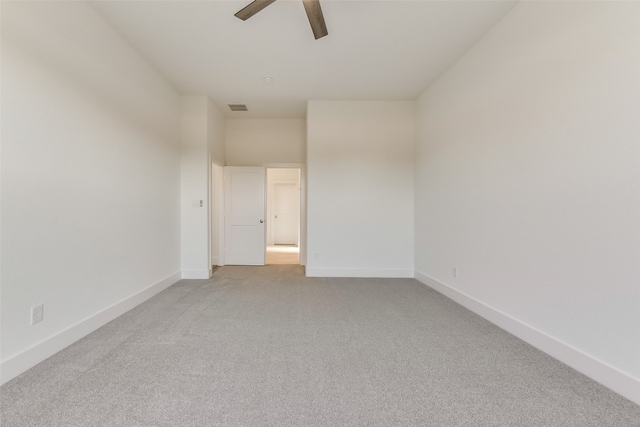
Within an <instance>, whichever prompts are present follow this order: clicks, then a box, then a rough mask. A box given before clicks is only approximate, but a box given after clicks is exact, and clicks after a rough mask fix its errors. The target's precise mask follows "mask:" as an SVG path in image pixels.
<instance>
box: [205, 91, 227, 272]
mask: <svg viewBox="0 0 640 427" xmlns="http://www.w3.org/2000/svg"><path fill="white" fill-rule="evenodd" d="M207 107H208V119H209V120H208V123H207V138H208V141H209V158H210V164H211V171H210V175H211V179H210V193H209V194H210V196H209V197H210V213H209V218H210V226H209V229H210V235H211V240H210V244H209V246H210V253H211V265H222V264H223V262H224V260H223V257H222V254H223V253H224V241H223V239H224V223H223V220H224V185H223V169H222V167H223V166H225V164H226V154H225V122H226V121H225V118H224V116H223V115H222V113H221V112H220V110H219V109H218V107H217V106H216V105H215V104H214V103H213V102H212V101H211V100H210V99H209V100H208V106H207Z"/></svg>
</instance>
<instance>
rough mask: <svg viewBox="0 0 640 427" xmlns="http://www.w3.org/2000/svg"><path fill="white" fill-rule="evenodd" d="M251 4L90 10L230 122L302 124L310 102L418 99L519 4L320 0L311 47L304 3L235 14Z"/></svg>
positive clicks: (234, 0) (286, 1) (120, 5)
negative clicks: (320, 33) (323, 27)
mask: <svg viewBox="0 0 640 427" xmlns="http://www.w3.org/2000/svg"><path fill="white" fill-rule="evenodd" d="M250 2H251V0H226V1H206V0H205V1H202V0H201V1H178V0H174V1H153V0H151V1H99V2H93V3H92V5H93V6H94V7H95V9H96V10H97V11H98V12H99V13H100V14H101V15H102V16H104V18H105V19H107V21H109V22H110V23H111V24H112V25H113V27H114V28H116V30H117V31H119V32H120V33H121V34H122V35H123V36H124V37H125V38H126V39H127V40H128V41H129V42H130V43H131V45H133V46H134V48H136V49H137V50H138V51H139V52H140V53H141V54H142V55H143V56H144V57H145V58H146V59H147V60H148V61H150V62H151V63H152V64H153V65H154V66H155V67H156V68H157V69H158V70H159V71H160V72H161V73H162V74H163V75H164V76H165V77H166V78H167V79H168V80H169V82H171V83H172V84H173V85H174V86H175V87H176V88H177V89H178V90H179V91H180V93H182V94H185V95H203V94H204V95H208V96H209V97H210V98H211V99H212V100H213V101H214V102H215V103H216V104H217V105H218V106H219V107H220V109H221V111H223V112H224V114H225V115H226V116H227V117H246V118H296V117H299V118H302V117H304V116H305V112H306V101H307V100H310V99H316V100H317V99H332V100H338V99H353V100H370V99H377V100H406V99H415V98H416V97H417V96H418V95H420V93H421V92H422V91H423V90H424V89H425V88H426V87H427V86H428V85H429V84H430V83H431V82H432V81H433V80H434V79H435V78H437V76H438V75H440V73H442V72H443V71H444V70H445V69H446V68H447V67H448V66H449V65H450V64H451V63H452V62H453V61H455V59H456V58H458V57H459V56H460V55H461V54H463V53H464V52H465V51H466V50H467V49H469V48H470V47H471V46H472V45H473V44H474V42H475V41H477V40H478V39H479V38H480V37H481V36H482V35H483V34H484V33H485V32H486V31H488V30H489V29H490V28H491V27H492V26H493V25H495V24H496V23H497V22H498V21H499V20H500V18H502V16H504V15H505V14H506V13H507V12H508V11H509V9H510V8H511V7H513V5H514V4H515V2H514V1H490V0H473V1H460V0H444V1H432V0H423V1H416V0H414V1H400V0H387V1H353V0H322V3H321V4H322V10H323V12H324V16H325V20H326V23H327V28H328V30H329V35H328V36H327V37H324V38H322V39H319V40H314V38H313V34H312V32H311V27H310V26H309V22H308V20H307V17H306V14H305V11H304V7H303V5H302V0H278V1H276V2H275V3H273V4H272V5H270V6H269V7H267V8H266V9H264V10H263V11H261V12H259V13H258V14H257V15H255V16H254V17H252V18H250V19H248V20H247V21H241V20H240V19H238V18H236V17H235V16H233V14H234V13H235V12H237V11H238V10H240V9H241V8H242V7H244V6H245V5H247V4H249V3H250ZM264 75H270V76H272V77H273V81H272V83H271V84H265V83H264V82H263V79H262V78H263V76H264ZM231 103H233V104H236V103H246V104H247V106H248V108H249V112H245V113H239V112H231V111H230V110H229V108H228V107H227V104H231Z"/></svg>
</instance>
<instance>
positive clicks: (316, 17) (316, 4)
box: [302, 0, 329, 40]
mask: <svg viewBox="0 0 640 427" xmlns="http://www.w3.org/2000/svg"><path fill="white" fill-rule="evenodd" d="M302 3H304V10H306V11H307V18H309V24H311V30H313V36H314V37H315V38H316V40H318V39H319V38H321V37H324V36H326V35H327V34H329V32H328V31H327V24H325V22H324V15H323V14H322V8H321V7H320V0H302Z"/></svg>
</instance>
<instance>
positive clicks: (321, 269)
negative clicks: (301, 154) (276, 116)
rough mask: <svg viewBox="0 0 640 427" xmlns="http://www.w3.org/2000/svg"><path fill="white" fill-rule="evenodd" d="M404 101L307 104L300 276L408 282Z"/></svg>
mask: <svg viewBox="0 0 640 427" xmlns="http://www.w3.org/2000/svg"><path fill="white" fill-rule="evenodd" d="M414 109H415V108H414V103H413V102H411V101H310V102H309V104H308V107H307V129H308V135H307V176H308V181H307V197H308V199H307V206H308V208H307V212H308V214H307V215H308V216H307V221H308V223H307V230H308V231H307V233H308V234H307V239H308V240H307V275H309V276H344V277H347V276H355V277H413V256H414V255H413V213H414V212H413V210H414V206H413V192H414V190H413V179H414V172H413V171H414V167H413V154H414V145H415V111H414Z"/></svg>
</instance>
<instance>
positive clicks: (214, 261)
mask: <svg viewBox="0 0 640 427" xmlns="http://www.w3.org/2000/svg"><path fill="white" fill-rule="evenodd" d="M211 265H220V264H218V257H217V256H214V257H211Z"/></svg>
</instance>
